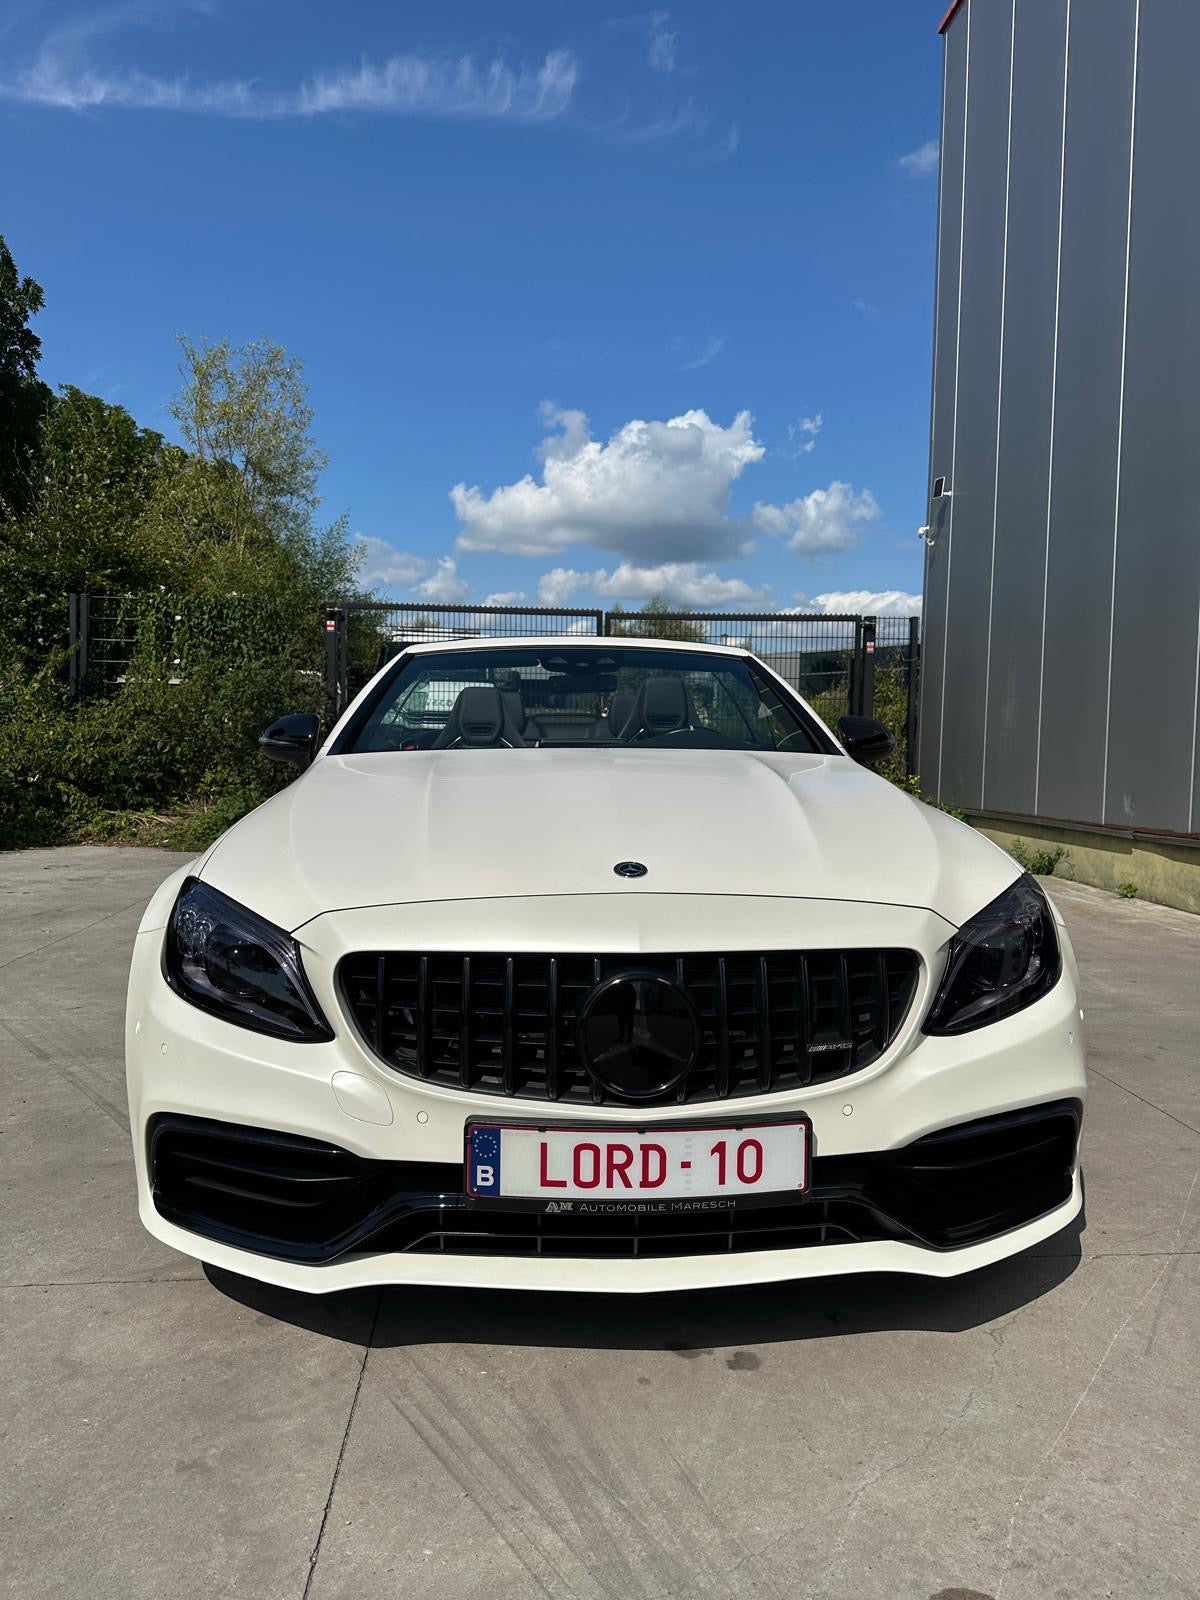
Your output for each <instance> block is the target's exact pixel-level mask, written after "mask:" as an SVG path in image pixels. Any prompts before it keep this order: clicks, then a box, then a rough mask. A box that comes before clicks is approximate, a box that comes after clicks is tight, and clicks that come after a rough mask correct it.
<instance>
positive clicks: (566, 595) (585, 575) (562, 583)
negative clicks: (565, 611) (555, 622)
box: [538, 567, 596, 606]
mask: <svg viewBox="0 0 1200 1600" xmlns="http://www.w3.org/2000/svg"><path fill="white" fill-rule="evenodd" d="M595 576H596V574H595V573H594V572H576V571H575V569H574V568H573V567H552V568H551V570H550V571H549V572H543V573H542V576H541V578H540V579H539V580H538V604H539V605H543V606H568V605H570V603H571V601H572V599H573V598H574V597H575V595H577V594H578V593H579V591H580V590H581V589H590V588H591V586H592V580H593V579H594V578H595Z"/></svg>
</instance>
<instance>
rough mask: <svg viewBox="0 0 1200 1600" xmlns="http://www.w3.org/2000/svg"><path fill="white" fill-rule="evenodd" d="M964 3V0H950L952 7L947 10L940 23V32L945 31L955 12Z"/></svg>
mask: <svg viewBox="0 0 1200 1600" xmlns="http://www.w3.org/2000/svg"><path fill="white" fill-rule="evenodd" d="M962 3H963V0H950V9H949V11H947V13H946V15H945V16H944V17H943V18H942V20H941V21H940V22H939V23H938V32H939V33H945V31H946V29H947V28H948V27H949V26H950V23H951V21H952V20H953V18H954V13H955V12H956V11H957V10H958V8H959V6H961V5H962Z"/></svg>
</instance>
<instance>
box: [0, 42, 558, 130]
mask: <svg viewBox="0 0 1200 1600" xmlns="http://www.w3.org/2000/svg"><path fill="white" fill-rule="evenodd" d="M79 37H80V36H79V33H78V30H75V31H73V32H72V33H70V34H68V33H67V32H66V31H64V32H62V33H60V34H58V35H56V36H53V37H51V38H50V39H48V40H47V41H46V43H45V44H44V45H43V47H42V50H41V52H40V54H39V55H38V57H37V59H36V60H35V61H34V62H33V64H32V65H31V66H29V67H27V68H25V69H24V70H23V71H20V72H18V73H17V74H16V75H15V76H14V77H12V78H9V79H7V80H4V81H0V98H6V99H9V100H19V101H22V102H24V103H26V104H29V105H40V106H50V107H55V108H57V109H60V110H66V111H86V110H92V109H95V108H98V107H104V106H111V107H116V108H120V109H122V110H128V111H133V110H138V111H181V112H192V113H196V114H203V115H209V116H221V117H253V118H272V117H313V116H320V115H322V114H324V113H327V112H343V113H345V112H373V113H376V114H379V115H390V116H410V117H448V118H458V119H461V120H487V121H501V120H506V119H507V120H513V121H524V122H537V121H545V120H548V119H549V118H552V117H557V116H560V115H561V114H562V113H563V112H564V111H565V110H566V109H567V106H568V105H569V103H570V100H571V95H572V93H573V91H574V88H575V79H576V75H577V68H576V64H575V58H574V56H573V55H572V54H571V52H570V51H567V50H553V51H551V52H550V53H549V54H548V55H547V56H546V58H545V60H544V61H543V62H542V64H541V66H540V67H537V68H536V69H533V68H527V67H520V68H516V69H514V68H512V67H510V66H509V65H508V63H507V62H506V61H505V60H504V59H503V58H502V57H499V56H498V57H495V58H494V59H493V60H491V61H488V62H482V63H479V62H476V61H475V60H474V58H473V57H471V56H460V57H458V58H457V59H449V58H448V59H444V60H438V59H436V58H433V57H426V56H417V55H396V56H390V57H388V59H387V60H385V61H382V62H369V61H364V62H363V64H362V65H361V66H359V67H357V68H354V69H347V70H341V71H334V72H317V73H315V74H314V75H313V76H312V77H311V78H309V79H308V80H307V82H305V83H302V84H299V85H296V86H293V87H291V88H281V89H271V88H268V87H265V86H264V85H263V84H262V83H260V82H259V81H258V80H256V79H250V78H227V79H220V80H217V81H214V82H209V83H193V82H192V81H191V80H190V79H189V78H188V77H186V76H184V75H181V76H178V77H158V76H154V75H152V74H149V73H144V72H140V71H138V70H136V69H123V70H116V71H106V70H102V69H97V68H93V67H90V66H87V65H82V64H79V63H78V62H77V61H76V59H75V55H76V50H77V46H78V43H79Z"/></svg>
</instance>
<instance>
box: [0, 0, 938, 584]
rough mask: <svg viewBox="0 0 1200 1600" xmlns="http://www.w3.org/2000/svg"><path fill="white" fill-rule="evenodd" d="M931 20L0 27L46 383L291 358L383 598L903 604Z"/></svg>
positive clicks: (334, 483)
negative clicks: (198, 359)
mask: <svg viewBox="0 0 1200 1600" xmlns="http://www.w3.org/2000/svg"><path fill="white" fill-rule="evenodd" d="M943 9H944V0H902V3H897V0H855V3H854V4H852V5H848V4H840V5H834V4H830V3H829V0H823V3H817V0H788V3H785V0H773V3H765V0H740V3H738V4H736V5H734V4H731V3H729V0H723V3H708V0H690V3H687V4H682V3H680V4H676V5H675V6H674V7H672V8H671V9H669V10H668V9H647V10H638V9H637V8H636V7H629V8H627V7H626V6H625V5H623V4H622V0H612V3H611V4H603V5H602V4H598V3H590V0H589V3H587V4H583V3H576V4H572V5H564V4H562V3H561V0H560V3H558V4H549V3H542V0H521V3H520V4H517V3H514V0H479V3H471V0H439V3H438V4H436V5H433V4H424V5H416V4H403V5H401V4H395V3H392V4H387V3H382V0H370V3H368V0H363V3H358V4H355V3H351V4H344V5H330V4H328V3H327V0H326V3H307V0H304V3H300V0H289V3H288V4H286V5H285V4H282V3H278V4H277V3H267V0H238V3H236V4H235V3H234V0H225V3H224V4H220V3H217V0H117V3H114V4H112V5H108V6H106V5H105V4H104V0H90V3H88V4H85V5H70V4H66V5H59V4H55V3H47V0H3V3H2V4H0V171H2V172H3V175H4V176H3V183H2V187H0V232H3V233H4V234H5V235H6V237H7V239H8V242H9V245H10V248H11V249H12V251H13V254H14V256H15V257H16V260H17V263H18V266H19V268H20V269H21V270H22V271H23V272H28V273H30V274H32V275H33V276H34V277H36V278H37V279H38V280H39V282H40V283H41V284H42V285H43V287H44V289H45V291H46V301H47V305H46V310H45V312H44V313H43V314H42V316H41V317H40V318H39V320H38V331H39V332H40V334H41V335H42V340H43V348H44V357H45V359H44V364H43V375H44V376H45V378H46V379H47V381H49V382H51V383H59V382H67V381H70V382H74V383H78V384H80V385H81V386H82V387H84V388H88V389H91V390H93V391H94V392H96V393H98V394H100V395H103V396H105V397H106V398H108V399H110V400H113V401H116V402H119V403H120V404H122V405H124V406H126V407H127V408H128V409H129V410H130V411H131V412H132V413H133V414H134V416H135V417H137V419H138V420H139V421H140V422H142V423H145V424H147V425H149V426H152V427H157V428H160V429H162V430H163V431H166V432H168V433H170V431H171V428H170V425H169V419H168V418H167V416H166V413H165V410H164V406H165V402H166V400H167V398H168V396H169V395H170V393H171V391H172V390H173V388H174V387H175V384H176V381H177V351H176V349H175V345H174V341H173V335H174V333H175V332H176V331H177V330H179V331H184V332H187V333H189V334H191V335H193V336H198V335H201V334H208V335H210V336H213V337H216V336H219V335H222V334H228V335H230V336H231V337H232V338H233V339H235V340H238V341H240V340H244V339H248V338H251V337H254V336H256V335H258V334H261V333H266V334H268V335H270V337H272V338H274V339H277V340H279V341H281V342H282V343H284V344H285V345H287V346H288V347H289V348H290V349H292V350H294V351H295V352H297V353H298V354H300V355H301V356H302V357H303V358H304V361H305V365H306V375H307V379H308V382H309V385H310V390H311V398H312V402H313V404H314V406H315V407H316V412H317V420H316V433H317V437H318V440H319V442H320V443H321V445H322V446H323V447H324V448H325V449H326V450H328V452H329V454H330V457H331V464H330V466H329V469H328V471H327V472H326V474H325V476H324V479H323V490H324V494H325V506H324V510H325V512H326V513H328V515H329V516H330V517H333V516H334V515H336V514H338V513H339V512H341V511H343V510H344V511H347V512H348V513H349V517H350V523H351V527H352V528H353V530H354V531H355V533H356V534H358V535H359V536H360V537H362V538H364V539H365V540H367V541H368V559H367V562H366V565H365V569H364V570H365V573H366V575H367V576H368V578H369V579H370V580H371V581H372V582H374V583H375V584H376V585H377V586H378V587H379V589H380V590H381V591H382V592H385V593H388V594H392V595H395V596H397V597H398V598H410V597H413V596H416V597H420V598H424V599H427V600H430V601H432V600H435V599H446V600H459V599H467V598H471V599H475V600H481V599H484V598H485V597H492V596H497V595H500V596H512V597H516V596H523V597H525V599H526V600H527V601H529V602H533V601H535V600H536V599H537V598H538V597H539V596H540V597H541V598H542V599H543V600H545V601H548V602H549V603H559V604H561V603H569V604H575V605H590V604H604V603H612V602H614V601H617V600H620V601H621V602H622V603H624V604H625V605H627V606H632V605H636V604H637V603H638V602H639V600H641V599H644V598H645V597H646V596H647V595H649V594H651V593H654V592H664V593H666V594H668V595H669V596H670V597H671V598H672V599H674V600H676V601H680V602H683V603H689V604H694V605H702V606H704V607H721V606H723V605H727V604H729V605H758V604H763V605H787V606H793V605H796V604H803V603H806V602H812V603H813V604H814V606H816V607H818V608H819V606H821V605H824V606H825V607H826V608H827V609H834V610H840V609H852V610H858V609H873V608H875V607H876V606H879V607H882V608H885V609H886V608H888V607H889V606H891V607H892V608H899V609H904V608H905V607H906V605H907V604H908V602H907V601H906V600H905V599H904V598H903V597H904V596H905V595H911V594H913V593H914V592H916V591H919V589H920V572H921V560H920V552H921V546H920V544H919V541H918V540H917V537H916V530H917V527H918V525H919V523H921V522H922V521H923V520H924V501H925V474H926V460H927V445H928V417H929V374H930V340H931V332H930V328H931V315H932V301H933V266H934V243H935V238H934V235H935V225H936V144H935V142H934V141H935V140H936V137H937V128H938V120H939V94H940V73H941V67H940V63H941V49H940V41H939V39H938V38H937V34H936V25H937V21H938V19H939V16H940V14H941V11H942V10H943ZM856 594H857V595H858V596H859V599H858V600H857V601H856V602H855V603H854V604H849V605H847V604H846V601H845V599H844V597H846V596H852V595H856ZM889 594H894V595H896V596H897V597H898V598H895V599H893V600H891V601H889V600H888V599H887V596H888V595H889ZM823 596H824V597H833V598H832V599H829V598H826V599H819V598H818V597H823ZM864 596H865V598H864ZM868 602H869V603H868Z"/></svg>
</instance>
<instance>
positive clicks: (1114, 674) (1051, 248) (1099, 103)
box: [920, 0, 1200, 833]
mask: <svg viewBox="0 0 1200 1600" xmlns="http://www.w3.org/2000/svg"><path fill="white" fill-rule="evenodd" d="M1198 59H1200V3H1198V0H967V3H966V4H965V5H962V6H960V7H959V9H958V10H957V12H956V13H955V14H954V17H953V19H952V21H951V22H950V24H949V26H948V28H947V30H946V36H945V75H944V92H943V107H942V167H941V180H940V181H941V192H940V204H939V229H938V289H937V314H936V319H935V347H934V397H933V435H932V446H931V455H930V481H931V483H932V482H933V481H934V480H935V479H937V478H939V477H945V478H946V480H947V483H948V485H949V488H950V494H949V496H947V497H945V498H942V499H937V500H932V501H931V503H930V514H929V523H930V529H931V540H930V542H929V544H928V545H927V553H926V569H925V620H924V636H925V660H924V671H923V688H922V714H921V741H920V774H921V781H922V787H923V788H924V789H925V790H926V791H927V792H929V793H932V794H934V795H936V796H937V797H938V798H939V799H941V800H943V801H945V802H946V803H949V804H955V805H963V806H967V807H969V808H972V809H976V810H982V811H994V812H1007V813H1017V814H1025V815H1030V816H1043V817H1047V818H1057V819H1061V820H1064V821H1080V822H1088V823H1106V824H1109V825H1113V826H1117V827H1121V828H1136V829H1144V830H1147V831H1162V832H1173V833H1189V832H1200V771H1198V769H1197V761H1198V756H1200V751H1198V748H1197V745H1198V740H1197V719H1198V713H1200V514H1198V511H1197V482H1196V480H1197V477H1198V473H1197V470H1196V467H1195V466H1194V463H1195V462H1196V460H1197V455H1198V451H1197V443H1198V441H1200V184H1198V183H1197V181H1196V173H1197V171H1200V94H1197V92H1196V68H1195V63H1196V61H1197V60H1198Z"/></svg>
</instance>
